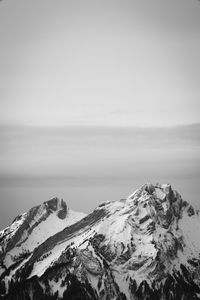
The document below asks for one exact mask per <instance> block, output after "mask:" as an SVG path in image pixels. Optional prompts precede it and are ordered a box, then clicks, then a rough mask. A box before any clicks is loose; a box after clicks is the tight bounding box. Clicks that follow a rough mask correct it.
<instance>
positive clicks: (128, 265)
mask: <svg viewBox="0 0 200 300" xmlns="http://www.w3.org/2000/svg"><path fill="white" fill-rule="evenodd" d="M22 218H24V216H22ZM17 222H18V220H17ZM52 224H53V223H52ZM17 226H18V225H15V227H17ZM7 230H10V231H12V229H11V228H10V229H7ZM53 233H55V232H53V231H52V234H53ZM199 234H200V215H199V212H198V211H195V210H194V208H193V207H192V206H191V205H189V204H188V203H187V202H186V201H183V200H182V198H181V196H180V195H179V194H178V193H177V192H176V191H174V190H172V188H171V186H170V185H167V184H165V185H159V184H157V185H155V186H154V185H152V184H145V185H143V186H142V187H141V188H140V189H138V190H137V191H136V192H135V193H133V194H132V195H130V196H129V197H128V198H127V199H121V200H119V201H115V202H106V203H103V204H101V205H99V207H97V208H96V209H95V210H94V211H93V213H91V214H90V215H88V216H87V217H85V218H83V219H81V220H80V221H78V222H76V223H74V224H73V225H71V226H68V227H66V228H64V229H63V230H61V231H59V232H57V233H56V234H54V235H52V236H51V237H49V238H48V239H47V240H46V241H44V242H43V243H41V241H40V245H39V246H38V247H36V248H35V250H34V251H33V252H31V254H29V255H27V256H25V257H24V260H19V262H17V263H16V265H12V266H11V267H10V268H9V262H8V258H7V259H5V261H6V263H7V266H4V267H6V268H7V269H3V268H2V270H3V271H1V273H2V275H1V277H0V280H1V287H0V293H1V295H2V299H4V298H3V297H5V298H6V297H8V298H6V299H20V300H21V299H35V300H36V299H37V300H39V299H70V300H73V299H77V300H81V299H83V300H87V299H102V300H106V299H110V300H111V299H118V300H120V299H122V300H125V299H127V300H129V299H130V300H131V299H137V300H140V299H151V300H156V299H159V300H162V299H163V300H166V299H171V300H173V299H181V300H182V299H187V300H190V299H200V239H199V237H200V235H199ZM36 240H37V239H36ZM36 240H35V239H34V243H36ZM23 241H24V240H23ZM25 244H26V242H25ZM25 244H24V245H25ZM29 244H30V243H29ZM16 245H17V244H15V246H14V247H13V248H12V250H10V248H9V247H8V246H7V247H8V251H16ZM35 245H36V244H34V247H35ZM34 247H33V248H34ZM5 251H6V250H5ZM6 253H7V252H6Z"/></svg>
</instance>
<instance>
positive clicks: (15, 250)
mask: <svg viewBox="0 0 200 300" xmlns="http://www.w3.org/2000/svg"><path fill="white" fill-rule="evenodd" d="M84 216H85V215H84V214H83V213H75V212H73V211H71V210H69V209H68V208H67V205H66V203H65V202H64V201H63V200H59V199H58V198H53V199H51V200H49V201H46V202H44V203H43V204H42V205H39V206H36V207H33V208H32V209H31V210H30V211H28V212H27V213H24V214H22V215H19V216H18V217H16V218H15V220H14V221H13V223H12V224H11V225H10V226H9V227H7V228H6V229H4V230H2V231H1V232H0V266H1V267H2V268H1V269H0V275H1V273H2V272H4V271H5V270H7V269H8V268H13V265H15V264H19V263H20V262H22V261H23V260H25V259H27V258H28V257H30V256H31V253H32V252H33V250H34V249H35V248H37V247H38V246H39V245H40V244H41V243H43V242H44V241H45V240H46V239H47V238H48V237H50V236H52V235H53V234H55V233H57V232H59V231H60V230H62V229H64V228H65V227H66V226H69V225H71V224H72V223H75V222H77V221H78V220H80V219H81V218H82V217H84Z"/></svg>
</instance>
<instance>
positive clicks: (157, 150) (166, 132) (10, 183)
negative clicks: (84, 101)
mask: <svg viewBox="0 0 200 300" xmlns="http://www.w3.org/2000/svg"><path fill="white" fill-rule="evenodd" d="M0 154H1V155H0V165H1V169H0V195H1V210H0V228H3V227H5V226H7V225H9V223H10V222H11V221H12V220H13V219H14V218H15V217H16V215H17V214H19V213H22V212H24V211H27V210H29V209H30V208H31V207H32V206H35V205H39V204H41V203H42V202H44V201H47V200H49V199H51V198H53V197H56V196H57V197H59V198H63V199H64V200H65V201H66V202H67V204H68V206H69V208H71V209H73V210H77V211H83V212H86V213H89V212H91V211H92V210H93V209H94V208H95V207H96V206H97V205H98V204H99V203H101V202H104V201H107V200H118V199H120V198H124V197H127V196H128V195H129V194H131V193H132V192H133V191H134V190H135V189H137V188H138V187H140V186H141V185H142V184H144V183H146V182H152V183H154V184H155V183H156V182H160V183H170V184H171V185H172V186H173V188H175V189H177V190H178V191H179V192H180V193H181V195H182V197H183V198H184V199H185V200H187V201H189V202H191V203H193V204H194V205H195V206H196V207H198V208H200V203H199V191H198V189H199V181H200V172H199V166H200V124H196V125H188V126H177V127H171V128H133V127H127V128H123V127H121V128H120V127H116V128H115V127H96V128H95V127H88V126H85V127H84V126H81V127H80V126H76V127H74V126H71V127H57V128H55V127H54V128H48V127H30V126H8V127H6V126H5V125H4V126H3V130H2V127H1V130H0Z"/></svg>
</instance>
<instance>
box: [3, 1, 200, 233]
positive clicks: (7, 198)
mask: <svg viewBox="0 0 200 300" xmlns="http://www.w3.org/2000/svg"><path fill="white" fill-rule="evenodd" d="M199 53H200V2H199V1H196V0H167V1H166V0H151V1H150V0H142V1H141V0H100V1H96V0H84V1H83V0H71V1H69V0H42V1H41V0H34V1H27V0H17V1H16V0H4V1H0V228H3V227H4V226H6V225H8V224H9V223H10V222H11V221H12V219H13V218H14V217H15V216H16V215H17V214H18V213H21V212H23V211H26V210H28V209H29V208H31V207H32V206H33V205H37V204H40V203H41V202H43V201H45V200H47V199H50V198H51V197H53V196H59V197H62V198H64V199H65V200H66V201H67V203H68V204H69V206H70V207H71V208H72V209H74V210H81V211H85V212H89V211H91V210H92V209H93V208H94V207H95V206H96V205H97V204H98V203H100V202H102V201H105V200H109V199H111V200H115V199H119V198H120V197H125V196H127V195H128V194H129V193H132V192H133V190H135V189H136V188H137V187H138V186H140V185H141V184H144V183H145V182H147V181H151V182H153V183H155V182H157V181H160V182H169V183H171V184H172V185H173V186H174V187H175V188H177V190H179V191H180V192H181V193H182V195H183V197H184V198H185V199H186V200H187V199H188V200H189V201H192V202H193V203H194V204H196V205H197V206H198V207H199V190H198V189H199V183H200V182H199V179H200V174H199V173H200V169H199V163H200V154H199V153H200V151H199V150H200V149H199V148H200V136H199V134H200V125H199V124H200V113H199V112H200V101H199V100H200V85H199V78H200V59H199ZM191 124H194V125H191ZM195 124H196V125H195Z"/></svg>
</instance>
